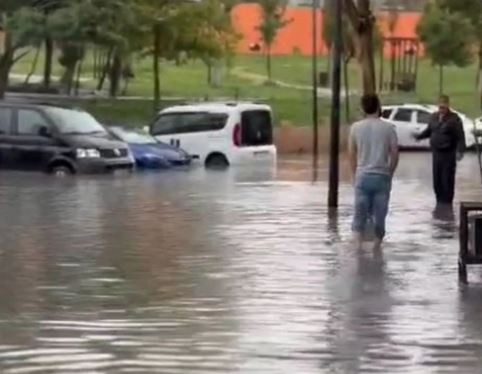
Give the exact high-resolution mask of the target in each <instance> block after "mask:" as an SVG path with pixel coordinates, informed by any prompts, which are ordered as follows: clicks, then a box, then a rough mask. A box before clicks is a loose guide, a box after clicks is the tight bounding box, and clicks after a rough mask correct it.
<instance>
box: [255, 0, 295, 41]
mask: <svg viewBox="0 0 482 374" xmlns="http://www.w3.org/2000/svg"><path fill="white" fill-rule="evenodd" d="M259 5H260V6H261V11H262V17H263V19H262V23H261V24H260V25H259V26H258V30H259V31H260V33H261V37H262V38H263V41H264V43H265V44H266V47H267V48H268V49H270V48H271V46H272V45H273V43H274V41H275V40H276V37H277V35H278V32H279V31H280V30H281V29H283V28H284V27H285V26H286V25H288V24H289V22H290V21H289V20H286V19H285V17H284V16H285V10H286V6H287V0H259Z"/></svg>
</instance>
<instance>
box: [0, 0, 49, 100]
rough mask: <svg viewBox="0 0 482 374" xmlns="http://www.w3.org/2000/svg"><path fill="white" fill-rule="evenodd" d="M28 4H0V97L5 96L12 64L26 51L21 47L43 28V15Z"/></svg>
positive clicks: (7, 2) (8, 2) (26, 44)
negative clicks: (0, 34) (0, 37)
mask: <svg viewBox="0 0 482 374" xmlns="http://www.w3.org/2000/svg"><path fill="white" fill-rule="evenodd" d="M28 5H30V2H28V1H23V2H22V1H17V2H15V1H5V2H4V3H1V4H0V29H2V30H3V32H4V46H3V52H1V53H0V99H3V98H4V96H5V92H6V90H7V87H8V81H9V74H10V70H11V68H12V66H13V65H14V64H15V63H16V62H17V61H19V60H20V59H21V58H22V57H24V56H25V55H26V54H27V53H28V51H27V52H25V51H22V48H23V47H26V46H28V45H30V42H31V41H32V38H33V37H34V36H35V35H38V34H39V33H41V32H42V31H41V30H42V29H43V25H44V19H43V15H42V14H41V13H39V12H38V11H36V10H35V9H33V8H31V7H29V6H28Z"/></svg>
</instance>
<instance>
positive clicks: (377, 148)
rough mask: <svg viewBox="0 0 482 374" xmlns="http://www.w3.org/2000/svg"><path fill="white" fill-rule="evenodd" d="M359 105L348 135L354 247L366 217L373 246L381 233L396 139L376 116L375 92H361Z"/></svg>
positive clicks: (395, 160)
mask: <svg viewBox="0 0 482 374" xmlns="http://www.w3.org/2000/svg"><path fill="white" fill-rule="evenodd" d="M361 106H362V109H363V111H364V113H365V119H363V120H361V121H359V122H356V123H354V124H353V126H352V128H351V131H350V138H349V155H350V165H351V170H352V174H353V180H354V183H355V214H354V218H353V225H352V229H353V232H354V235H355V241H356V243H357V246H358V247H361V245H362V241H363V232H364V230H365V227H366V223H367V220H368V219H369V218H372V219H373V223H374V226H375V235H376V241H375V246H376V247H379V246H380V245H381V243H382V241H383V238H384V236H385V220H386V216H387V214H388V204H389V200H390V191H391V186H392V177H393V174H394V173H395V170H396V168H397V165H398V158H399V155H398V140H397V133H396V131H395V127H394V125H393V124H391V123H389V122H387V121H383V120H381V119H380V101H379V99H378V96H376V95H364V96H363V97H362V99H361Z"/></svg>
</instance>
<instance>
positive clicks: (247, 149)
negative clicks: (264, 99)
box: [149, 102, 277, 167]
mask: <svg viewBox="0 0 482 374" xmlns="http://www.w3.org/2000/svg"><path fill="white" fill-rule="evenodd" d="M272 117H273V116H272V111H271V108H270V107H269V106H268V105H263V104H256V103H240V102H233V103H199V104H189V105H178V106H173V107H169V108H167V109H164V110H162V111H161V112H160V113H159V114H158V116H157V118H156V119H155V120H154V122H153V123H152V124H151V125H150V126H149V132H150V133H151V135H152V136H154V137H155V138H156V139H158V140H160V141H162V142H165V143H169V144H172V145H175V146H177V147H182V148H183V149H184V150H185V151H186V152H188V153H189V154H190V155H191V156H192V157H193V159H194V160H199V161H200V162H201V163H202V164H203V165H205V166H206V167H227V166H229V165H240V164H252V163H255V164H257V163H266V164H275V163H276V156H277V151H276V146H275V145H274V144H273V122H272Z"/></svg>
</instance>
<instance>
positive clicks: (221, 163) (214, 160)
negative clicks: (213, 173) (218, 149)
mask: <svg viewBox="0 0 482 374" xmlns="http://www.w3.org/2000/svg"><path fill="white" fill-rule="evenodd" d="M228 166H229V162H228V160H227V159H226V156H224V155H222V154H214V155H210V156H209V157H208V158H207V160H206V168H208V169H226V168H227V167H228Z"/></svg>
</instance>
